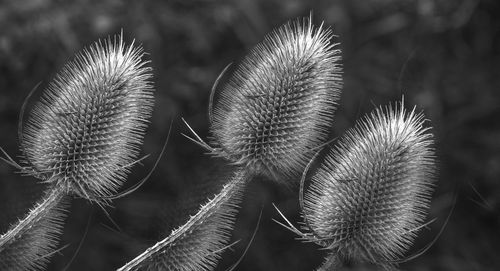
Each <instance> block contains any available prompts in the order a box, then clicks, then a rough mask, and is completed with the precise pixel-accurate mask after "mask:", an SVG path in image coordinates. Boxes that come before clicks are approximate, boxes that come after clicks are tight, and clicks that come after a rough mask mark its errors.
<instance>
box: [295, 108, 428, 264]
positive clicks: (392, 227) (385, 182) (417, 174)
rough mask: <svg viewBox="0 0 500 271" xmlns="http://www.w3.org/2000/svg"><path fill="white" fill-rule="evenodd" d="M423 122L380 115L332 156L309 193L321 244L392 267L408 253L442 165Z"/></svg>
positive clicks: (308, 216) (308, 209) (308, 213)
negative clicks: (434, 152) (437, 161)
mask: <svg viewBox="0 0 500 271" xmlns="http://www.w3.org/2000/svg"><path fill="white" fill-rule="evenodd" d="M423 118H424V116H423V115H422V114H415V112H414V111H412V112H411V113H406V112H405V110H404V109H403V105H402V103H401V105H400V106H399V107H398V105H396V107H395V108H392V107H391V106H389V107H387V108H386V109H385V110H383V109H382V108H379V109H377V110H376V111H375V112H373V113H372V114H371V115H370V116H369V117H367V118H365V119H364V121H361V122H358V123H357V125H356V126H355V128H354V129H351V130H350V131H348V132H347V134H346V135H345V136H344V137H343V138H342V139H341V140H340V141H339V144H338V145H337V147H336V148H335V149H333V150H331V151H330V153H329V154H328V155H327V156H326V158H325V162H324V163H323V164H322V165H321V166H320V168H319V169H318V171H317V172H316V173H315V174H314V175H313V177H312V183H311V186H310V189H309V190H308V192H307V193H306V194H305V201H304V210H303V215H304V218H305V220H306V222H307V225H308V228H309V230H311V231H312V233H313V235H314V240H315V241H317V242H318V243H320V244H321V245H323V246H325V247H328V248H329V249H332V250H334V251H339V253H340V254H341V255H342V256H344V257H348V258H353V259H358V260H364V261H370V262H374V263H378V264H386V263H390V262H391V261H394V260H397V259H398V258H399V257H401V256H402V255H403V253H404V252H405V251H406V250H407V249H408V248H409V246H410V245H411V244H412V242H413V240H414V239H415V237H416V231H417V230H418V228H419V227H420V226H421V225H422V223H423V220H424V219H425V216H426V213H427V211H428V208H429V204H430V198H431V193H432V191H433V182H434V179H435V161H434V154H433V149H432V147H431V145H432V134H430V133H428V128H424V127H423V122H424V119H423Z"/></svg>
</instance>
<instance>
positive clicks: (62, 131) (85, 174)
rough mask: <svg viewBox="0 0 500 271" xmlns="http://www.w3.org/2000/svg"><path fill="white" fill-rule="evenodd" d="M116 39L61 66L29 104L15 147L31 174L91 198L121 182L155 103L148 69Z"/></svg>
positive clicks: (137, 52)
mask: <svg viewBox="0 0 500 271" xmlns="http://www.w3.org/2000/svg"><path fill="white" fill-rule="evenodd" d="M143 54H144V53H143V51H142V49H141V48H139V47H134V46H133V44H132V45H130V46H128V47H126V46H125V45H124V43H123V40H122V37H115V38H114V40H111V39H110V38H109V39H108V40H106V41H104V42H102V41H99V42H98V43H95V44H94V45H93V46H91V47H90V48H88V49H85V50H83V52H82V53H81V54H79V55H77V57H76V59H75V60H73V61H72V62H70V63H69V64H67V65H66V66H65V67H64V68H63V70H62V71H61V72H60V73H59V74H58V75H57V76H56V78H55V79H54V81H52V82H51V83H50V85H49V87H48V88H47V89H46V90H45V91H44V93H43V94H42V97H41V100H40V101H39V102H38V103H37V104H36V105H35V107H34V108H33V110H32V112H31V115H30V118H29V120H28V123H27V125H26V129H25V132H24V134H23V135H22V137H23V138H22V142H21V146H22V149H23V151H24V153H25V158H26V160H27V162H28V164H29V166H30V167H31V168H32V170H33V171H34V172H36V174H37V176H39V177H40V178H42V179H43V180H45V181H47V182H59V183H60V184H61V185H65V186H66V187H68V189H69V190H71V191H73V192H75V193H76V194H77V195H79V196H81V197H84V198H87V199H91V200H96V199H98V198H99V197H101V196H106V195H110V194H112V193H113V192H115V191H116V189H118V187H119V186H120V185H121V184H122V183H123V182H124V180H125V177H126V174H127V173H128V168H129V167H130V166H131V164H133V161H134V159H135V158H136V157H137V155H138V151H139V148H140V145H141V144H142V139H143V135H144V131H145V129H146V126H147V120H148V118H149V117H150V115H151V112H152V107H153V89H152V85H151V82H150V79H151V73H150V71H151V68H149V67H147V66H146V63H147V62H146V61H143V60H141V58H142V56H143Z"/></svg>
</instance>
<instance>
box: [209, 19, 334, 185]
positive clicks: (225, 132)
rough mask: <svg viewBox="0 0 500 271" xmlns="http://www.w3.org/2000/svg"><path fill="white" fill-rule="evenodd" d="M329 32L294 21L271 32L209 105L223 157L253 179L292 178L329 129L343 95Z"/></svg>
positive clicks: (310, 24)
mask: <svg viewBox="0 0 500 271" xmlns="http://www.w3.org/2000/svg"><path fill="white" fill-rule="evenodd" d="M332 36H333V35H332V33H331V30H329V29H326V30H325V29H323V27H322V26H320V27H318V28H315V27H314V26H313V25H312V22H311V19H309V20H308V19H304V20H303V21H300V20H297V21H295V22H293V23H288V24H285V25H283V26H282V27H280V28H278V29H277V30H275V31H273V32H271V33H270V34H269V35H267V37H266V38H265V39H264V41H263V42H261V43H260V44H258V45H257V46H256V47H255V48H254V49H253V50H252V51H251V52H250V53H249V55H248V56H247V57H245V58H244V59H243V60H242V62H241V63H240V65H239V66H238V67H237V69H236V71H235V73H234V74H233V76H232V77H230V79H229V80H228V82H227V83H226V84H225V85H224V87H223V88H222V91H221V93H220V97H219V99H218V101H216V102H217V103H216V104H215V107H214V118H213V123H212V127H211V128H212V134H213V136H214V138H215V141H216V142H215V144H217V145H218V146H219V147H220V150H221V153H222V154H223V156H226V157H228V158H229V160H231V161H233V162H234V163H235V164H239V165H244V166H245V167H246V168H247V170H249V171H250V172H253V173H254V174H261V173H264V175H269V176H271V177H274V178H275V179H277V178H276V177H277V176H286V177H290V176H294V175H295V174H298V173H300V172H301V171H302V170H303V168H304V166H305V164H307V161H308V160H309V158H310V157H311V156H312V155H313V154H314V148H317V147H318V146H319V145H321V144H323V143H324V141H325V139H326V137H327V134H328V132H329V129H330V127H331V123H332V119H333V114H334V111H335V109H336V103H337V101H338V99H339V96H340V89H341V84H342V83H341V80H342V78H341V66H340V64H339V63H338V61H339V60H340V55H339V54H340V50H339V49H334V47H335V46H336V45H337V44H334V43H331V39H332Z"/></svg>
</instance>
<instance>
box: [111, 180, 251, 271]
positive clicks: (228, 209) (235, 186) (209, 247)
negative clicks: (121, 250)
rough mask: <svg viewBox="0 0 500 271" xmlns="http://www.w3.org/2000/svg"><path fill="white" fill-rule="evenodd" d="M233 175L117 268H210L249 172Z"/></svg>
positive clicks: (222, 244) (230, 226)
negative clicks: (162, 236)
mask: <svg viewBox="0 0 500 271" xmlns="http://www.w3.org/2000/svg"><path fill="white" fill-rule="evenodd" d="M232 175H233V176H232V177H231V179H230V181H229V182H228V183H227V184H226V185H225V186H224V187H223V188H222V190H221V191H220V192H219V193H218V194H217V195H215V196H214V198H213V199H211V200H209V201H208V202H207V203H206V204H205V205H203V206H201V208H200V210H199V211H198V213H196V214H195V215H193V216H191V217H190V219H189V220H188V221H187V222H186V223H185V224H184V225H182V226H181V227H179V228H177V229H176V230H174V231H172V233H171V234H170V235H169V236H168V237H167V238H165V239H163V240H162V241H160V242H158V243H157V244H156V245H154V246H152V247H150V248H148V249H147V250H146V251H144V253H142V254H141V255H139V256H137V257H136V258H135V259H133V260H132V261H130V262H128V263H127V264H126V265H124V266H123V267H121V268H120V269H119V271H130V270H166V271H174V270H175V271H190V270H213V269H214V268H215V266H216V265H217V262H218V260H219V258H220V255H221V254H222V252H223V251H224V250H225V249H224V248H225V247H226V246H227V243H228V242H229V239H230V237H231V234H230V233H231V231H232V229H233V227H234V222H235V220H236V214H237V212H238V206H239V204H240V202H241V200H242V198H243V191H244V189H245V186H246V182H247V181H248V175H247V174H246V173H245V172H243V171H236V172H234V173H233V174H232Z"/></svg>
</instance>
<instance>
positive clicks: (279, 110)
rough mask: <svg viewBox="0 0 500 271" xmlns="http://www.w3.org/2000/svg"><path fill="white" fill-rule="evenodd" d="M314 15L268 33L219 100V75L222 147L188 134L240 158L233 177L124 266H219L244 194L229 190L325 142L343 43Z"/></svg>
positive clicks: (295, 161) (272, 173)
mask: <svg viewBox="0 0 500 271" xmlns="http://www.w3.org/2000/svg"><path fill="white" fill-rule="evenodd" d="M311 21H312V18H309V19H304V20H303V21H301V20H297V21H295V22H292V23H288V24H286V25H284V26H281V27H280V28H278V29H277V30H275V31H273V32H271V33H270V34H269V35H267V36H266V38H265V39H264V41H262V42H261V43H260V44H258V45H257V46H256V47H255V48H254V49H253V50H252V51H251V52H250V53H249V54H248V55H247V56H246V57H245V58H244V59H243V60H242V61H241V63H240V64H239V65H238V66H237V67H236V69H235V72H234V73H233V74H232V76H231V77H230V78H229V80H228V81H227V83H226V84H224V86H223V87H222V90H221V92H220V94H219V95H218V96H219V97H218V98H217V99H215V102H214V104H212V101H213V98H214V91H215V88H216V85H217V82H218V81H219V79H220V76H219V78H218V79H217V81H216V84H215V85H214V88H213V89H212V94H211V101H210V104H209V114H210V121H211V133H212V135H213V143H214V145H215V147H211V146H210V145H208V144H207V143H205V142H204V141H203V140H202V139H201V138H200V137H199V136H198V135H197V134H196V133H195V132H194V131H193V130H192V129H191V127H189V125H187V123H186V125H187V126H188V128H189V129H190V130H191V132H192V133H193V134H194V136H195V138H196V139H193V138H190V137H188V138H189V139H191V140H193V141H194V142H195V143H197V144H199V145H201V146H202V147H204V148H205V149H207V150H208V151H210V152H211V153H212V154H215V155H217V156H221V157H223V158H225V159H227V160H228V161H229V162H231V163H232V164H233V165H235V166H236V170H235V171H234V177H233V178H231V179H230V180H229V181H228V183H227V185H226V186H225V187H224V189H223V190H222V191H221V192H220V193H219V194H217V195H216V196H215V198H214V199H213V200H211V201H209V202H208V203H207V204H206V205H204V206H202V208H201V209H200V210H199V211H198V213H197V214H196V215H194V216H192V217H191V218H190V219H189V221H188V222H186V224H184V225H183V226H181V227H180V228H179V229H177V230H175V231H173V232H172V234H171V235H170V236H169V237H167V238H165V239H164V240H162V241H160V242H158V243H157V244H156V245H155V246H153V247H150V248H148V249H147V250H146V251H145V252H144V253H142V254H141V255H139V256H138V257H136V258H135V259H134V260H132V261H131V262H129V263H128V264H127V265H125V266H124V267H122V269H121V270H136V269H140V267H143V268H146V267H147V268H146V269H148V268H149V269H153V270H154V269H156V268H159V269H166V270H212V269H213V268H214V267H215V265H216V263H217V259H218V257H219V256H218V255H220V254H221V253H222V252H223V250H224V247H226V246H227V242H228V240H229V232H230V231H231V230H232V228H233V225H234V216H235V215H236V212H237V209H236V206H238V205H239V201H240V200H239V197H236V198H235V196H228V195H227V194H228V193H229V192H227V191H226V190H227V189H229V188H230V189H232V190H233V191H238V192H231V194H233V193H238V194H239V193H243V190H244V187H245V186H246V182H248V181H249V180H251V179H252V177H253V176H255V175H267V176H269V177H272V178H273V179H274V180H276V181H281V180H282V179H283V177H292V176H295V175H296V174H297V173H300V172H302V170H303V168H304V166H305V165H306V164H307V161H308V160H309V159H310V157H311V156H312V155H313V154H314V150H315V149H317V148H319V147H321V145H323V144H324V143H325V141H326V138H327V134H328V132H329V129H330V127H331V124H332V119H333V114H334V112H335V109H336V103H337V101H338V99H339V96H340V89H341V86H342V83H341V67H340V64H339V63H338V62H339V60H340V55H339V54H340V50H339V49H334V48H335V47H336V46H337V45H338V44H335V43H332V42H331V39H332V37H333V35H332V33H331V30H329V29H324V28H323V26H320V27H317V28H316V27H314V26H313V25H312V22H311ZM226 69H227V68H226ZM224 72H225V70H224ZM224 72H223V73H224ZM212 108H213V110H212ZM212 111H213V112H212ZM225 206H231V208H228V207H225ZM202 221H203V222H204V223H203V224H200V222H202ZM200 237H203V238H201V239H200ZM205 239H207V240H205ZM200 240H204V241H203V242H202V243H199V241H200Z"/></svg>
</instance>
